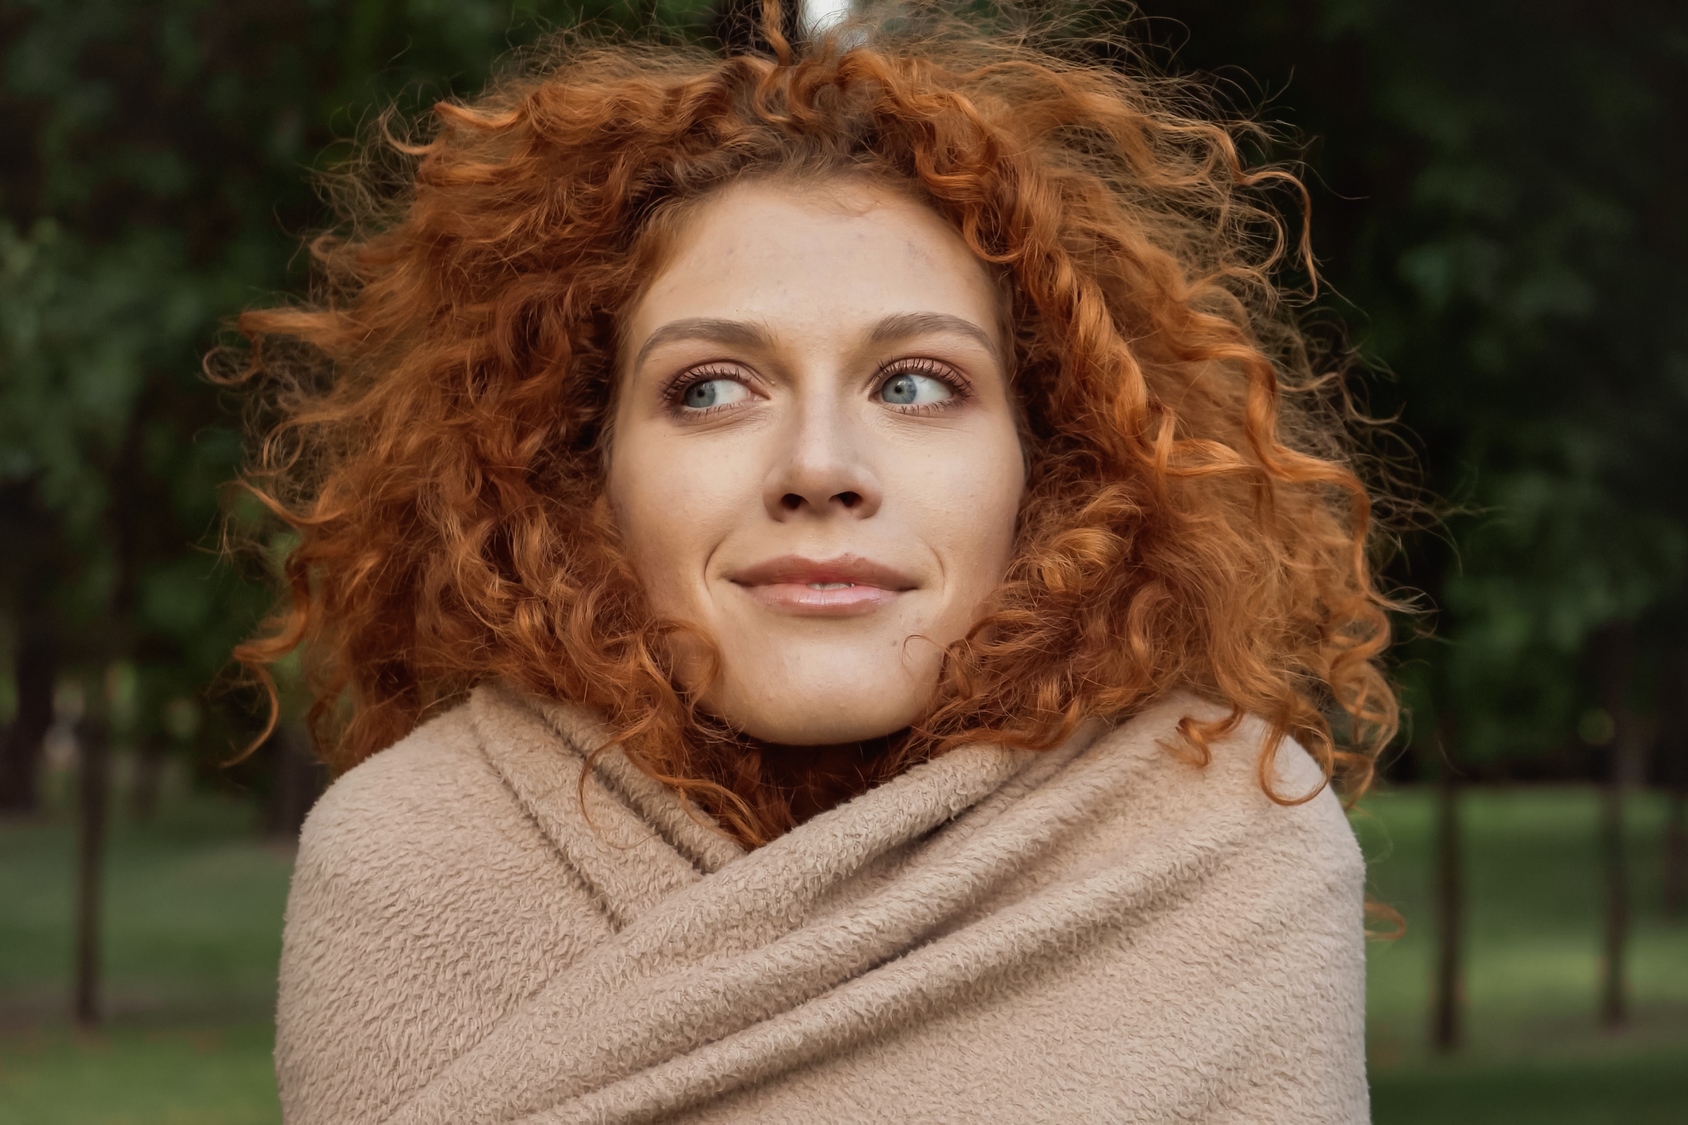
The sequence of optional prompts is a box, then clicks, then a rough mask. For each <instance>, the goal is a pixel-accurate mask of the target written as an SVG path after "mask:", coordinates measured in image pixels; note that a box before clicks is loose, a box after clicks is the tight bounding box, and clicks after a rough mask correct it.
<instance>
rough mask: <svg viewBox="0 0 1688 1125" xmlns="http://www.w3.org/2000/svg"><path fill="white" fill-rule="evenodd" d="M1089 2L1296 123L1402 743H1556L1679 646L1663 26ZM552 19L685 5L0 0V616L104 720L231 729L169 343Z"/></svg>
mask: <svg viewBox="0 0 1688 1125" xmlns="http://www.w3.org/2000/svg"><path fill="white" fill-rule="evenodd" d="M1086 10H1087V11H1089V12H1090V13H1091V15H1090V16H1089V17H1088V18H1090V19H1093V20H1096V21H1099V22H1105V23H1107V24H1109V25H1111V26H1113V27H1115V28H1116V29H1117V27H1118V26H1119V25H1120V24H1122V23H1125V22H1130V23H1131V24H1132V26H1133V27H1134V29H1135V31H1136V33H1137V34H1139V35H1141V36H1146V37H1147V38H1148V39H1149V40H1151V41H1152V42H1154V43H1156V44H1158V46H1159V47H1160V48H1164V50H1163V51H1162V52H1161V54H1162V55H1163V56H1164V55H1166V54H1170V55H1171V57H1172V59H1173V64H1172V65H1174V66H1176V67H1178V68H1180V69H1206V70H1208V71H1210V72H1212V73H1214V74H1216V75H1217V76H1218V77H1219V78H1220V80H1221V81H1222V82H1223V83H1229V84H1230V87H1231V89H1232V91H1233V95H1234V100H1235V101H1236V103H1237V104H1238V105H1239V106H1258V105H1264V106H1265V110H1264V113H1265V116H1267V117H1269V118H1275V119H1280V120H1282V121H1285V122H1287V123H1288V126H1287V129H1286V131H1288V132H1291V133H1293V134H1294V135H1297V136H1303V137H1307V138H1310V139H1311V141H1310V144H1309V147H1308V148H1307V151H1306V153H1305V160H1306V170H1307V172H1308V174H1309V178H1310V180H1311V182H1312V187H1313V191H1314V198H1315V217H1314V242H1315V246H1316V249H1317V251H1318V253H1319V256H1320V258H1321V260H1322V262H1323V264H1324V268H1325V270H1326V272H1327V275H1328V280H1329V282H1330V283H1331V284H1332V285H1333V286H1334V293H1335V294H1336V296H1334V297H1333V296H1330V295H1327V297H1326V298H1325V304H1324V306H1323V307H1324V308H1326V309H1334V310H1335V311H1336V312H1337V313H1338V314H1339V315H1340V317H1341V318H1342V319H1343V320H1345V321H1346V322H1347V323H1348V324H1349V325H1350V326H1351V333H1352V340H1353V342H1354V343H1355V344H1357V345H1358V347H1359V348H1360V350H1361V352H1362V354H1363V355H1364V356H1365V357H1366V359H1367V360H1368V361H1369V362H1371V363H1374V364H1375V365H1377V367H1378V369H1380V370H1382V371H1385V372H1387V373H1388V374H1389V377H1388V378H1386V379H1383V380H1380V381H1376V382H1374V384H1373V385H1372V387H1371V390H1370V403H1369V406H1370V409H1371V410H1372V411H1373V413H1376V414H1380V415H1388V414H1393V413H1396V412H1399V414H1400V416H1401V418H1402V420H1403V422H1404V424H1405V427H1406V429H1407V431H1408V432H1409V433H1410V434H1411V435H1413V440H1414V441H1415V442H1416V445H1417V449H1418V458H1419V460H1420V462H1421V471H1422V477H1423V483H1424V484H1425V486H1426V487H1427V488H1428V489H1429V490H1430V491H1431V492H1432V493H1433V494H1435V495H1439V496H1441V497H1445V498H1447V499H1448V500H1449V501H1451V503H1452V504H1453V506H1454V511H1453V513H1452V514H1451V515H1450V516H1449V517H1448V518H1447V520H1446V521H1445V523H1444V524H1443V525H1442V529H1441V530H1440V531H1429V532H1411V533H1408V535H1407V537H1406V546H1407V551H1406V552H1405V554H1404V555H1403V556H1402V557H1401V558H1400V559H1399V560H1398V561H1397V563H1396V564H1395V567H1396V570H1395V575H1396V577H1397V578H1398V580H1400V581H1402V582H1403V583H1405V584H1408V585H1411V586H1414V587H1417V588H1419V589H1422V590H1424V591H1426V592H1427V594H1428V596H1429V599H1430V600H1431V601H1432V602H1433V604H1434V605H1435V606H1436V607H1437V608H1438V617H1437V621H1436V625H1437V634H1438V635H1437V639H1435V640H1432V641H1423V640H1420V641H1414V642H1412V643H1410V644H1408V645H1407V646H1406V649H1405V652H1406V658H1405V659H1404V662H1403V665H1402V678H1403V681H1404V682H1405V683H1406V685H1407V687H1408V691H1409V697H1410V699H1411V700H1412V702H1413V703H1414V706H1415V710H1416V711H1417V712H1418V713H1419V715H1420V716H1421V717H1420V719H1419V722H1420V724H1421V726H1422V725H1423V724H1424V722H1425V720H1424V718H1423V717H1422V716H1423V715H1425V714H1427V713H1430V712H1434V711H1435V710H1436V709H1437V708H1438V707H1440V708H1451V709H1453V710H1454V711H1456V712H1457V713H1458V714H1459V716H1460V720H1461V727H1462V729H1463V730H1464V731H1465V732H1466V735H1467V738H1466V741H1467V742H1468V744H1469V746H1470V748H1471V752H1472V753H1474V754H1475V755H1478V756H1489V757H1493V756H1497V755H1505V754H1515V753H1521V752H1533V751H1536V750H1539V749H1541V748H1543V747H1548V746H1559V745H1564V744H1566V743H1567V742H1569V741H1570V740H1572V739H1574V738H1575V737H1576V736H1575V733H1574V732H1575V731H1576V730H1577V729H1578V722H1579V719H1580V718H1581V717H1583V716H1584V713H1585V712H1586V710H1587V708H1588V707H1589V706H1590V705H1591V694H1590V691H1589V689H1588V687H1587V686H1586V685H1587V681H1588V676H1587V669H1586V659H1587V658H1586V656H1585V650H1586V648H1587V642H1588V639H1589V637H1590V635H1591V633H1592V632H1593V631H1594V630H1595V629H1597V628H1598V627H1600V626H1601V625H1602V624H1604V623H1606V622H1609V621H1612V620H1616V619H1628V620H1635V621H1637V622H1639V624H1640V629H1641V637H1642V640H1643V651H1644V655H1646V654H1648V653H1652V652H1655V651H1658V650H1662V649H1663V648H1664V647H1665V646H1666V645H1667V644H1669V643H1671V642H1672V639H1673V638H1674V637H1676V636H1679V635H1682V634H1683V632H1684V629H1685V628H1688V610H1685V605H1684V602H1685V599H1684V595H1683V589H1684V570H1685V565H1688V499H1685V497H1684V492H1683V488H1682V484H1683V482H1684V481H1688V463H1685V462H1688V443H1685V442H1683V441H1682V440H1681V439H1680V438H1679V437H1678V436H1677V435H1678V434H1679V433H1680V432H1682V431H1683V429H1684V428H1685V426H1688V339H1685V337H1688V315H1685V313H1688V268H1685V267H1688V252H1685V246H1688V221H1685V218H1684V210H1683V205H1682V201H1681V195H1680V185H1681V184H1682V183H1684V182H1688V176H1685V175H1684V173H1685V172H1688V168H1685V167H1684V164H1685V162H1688V154H1685V150H1684V146H1683V143H1682V142H1683V140H1684V139H1685V138H1688V66H1685V65H1684V64H1685V63H1688V8H1684V7H1683V6H1682V5H1681V4H1679V3H1670V2H1665V0H1631V2H1630V3H1627V4H1624V5H1602V4H1597V3H1594V2H1592V0H1547V2H1545V3H1542V4H1538V5H1532V6H1530V7H1529V8H1528V9H1527V10H1523V9H1519V8H1518V7H1517V6H1516V5H1510V4H1503V3H1500V2H1499V0H1466V2H1462V3H1454V2H1453V0H1421V2H1418V3H1412V4H1409V3H1407V2H1406V0H1252V2H1251V3H1248V4H1237V3H1234V2H1229V0H1145V3H1144V5H1143V11H1142V12H1141V13H1140V14H1139V15H1136V16H1133V15H1132V13H1131V11H1130V10H1129V9H1127V8H1125V7H1123V6H1117V5H1116V6H1113V7H1109V6H1107V5H1103V6H1101V7H1087V9H1086ZM582 19H588V20H596V21H600V22H603V23H607V24H614V25H620V26H631V25H634V24H639V23H643V22H647V21H651V20H655V21H658V22H660V23H662V24H664V25H667V26H669V27H671V28H673V29H675V30H676V32H678V33H681V34H692V33H696V32H698V31H700V30H701V29H702V28H703V26H704V24H705V22H706V20H707V19H708V10H707V8H706V6H705V5H703V4H701V3H697V2H695V0H682V2H678V3H666V4H660V5H659V4H654V3H653V4H634V3H624V4H620V5H597V4H596V3H595V2H594V0H569V2H552V0H514V2H511V0H501V2H495V0H217V2H212V0H78V2H75V3H63V2H58V0H0V52H3V56H0V57H3V60H4V62H3V66H4V77H3V85H0V154H4V155H3V159H4V161H5V171H4V176H3V178H0V365H3V367H0V534H4V535H5V538H6V544H7V545H6V549H5V553H4V558H3V560H0V599H3V600H0V617H3V618H4V619H5V620H6V621H8V622H11V623H12V625H11V628H13V629H15V628H16V623H17V622H19V621H21V620H23V619H24V618H25V617H28V616H29V615H31V614H42V613H45V614H46V615H47V616H49V617H50V618H51V619H52V620H53V621H54V622H55V623H56V624H57V630H58V632H59V634H60V636H61V641H62V643H63V644H64V645H65V646H66V650H67V659H68V661H69V663H70V665H71V666H72V667H82V668H86V669H93V668H99V667H103V666H105V665H108V664H111V663H112V662H114V661H118V662H131V663H132V664H133V666H134V668H135V669H136V678H135V684H136V687H135V689H134V690H135V692H136V693H137V694H138V698H139V703H138V704H137V706H136V709H135V714H136V716H137V719H136V722H137V724H138V726H137V733H136V735H135V737H149V736H153V737H160V738H170V739H175V740H178V741H180V740H183V739H186V738H189V737H193V738H198V739H201V740H206V745H207V746H210V747H212V748H213V753H221V752H223V751H224V750H226V748H227V747H228V745H229V744H230V740H231V737H233V734H232V733H231V729H230V728H231V726H232V727H239V726H240V724H241V723H242V722H247V721H249V716H242V715H241V714H240V708H239V707H238V706H234V707H230V706H222V707H220V708H213V709H212V711H211V712H210V713H209V714H208V717H209V718H210V719H211V720H212V721H209V722H202V721H200V718H199V713H198V712H197V711H194V710H192V707H191V702H192V701H193V700H195V699H197V698H199V697H200V695H201V693H202V692H203V690H204V686H205V685H206V684H208V683H210V682H212V680H213V679H214V678H215V677H216V676H217V674H218V672H219V670H220V669H222V668H223V667H224V664H225V661H226V654H227V652H228V649H229V647H230V645H231V644H232V643H233V642H234V641H235V640H236V639H237V638H238V637H240V636H241V635H242V634H244V633H245V632H246V631H248V630H249V628H250V627H251V625H252V624H253V622H254V621H255V620H256V618H257V616H258V614H259V613H261V612H262V609H263V606H264V605H265V603H266V600H267V596H266V594H265V592H264V591H263V589H262V588H261V587H262V583H261V582H258V581H254V579H255V578H261V574H239V573H236V568H232V567H229V566H226V565H223V563H221V562H220V561H219V558H218V556H217V554H216V550H215V548H216V535H215V532H216V528H217V526H218V512H219V486H220V485H221V484H223V483H224V482H226V481H228V480H230V479H231V478H232V477H233V476H234V475H235V473H236V471H237V468H238V464H239V459H240V455H241V454H240V451H241V441H240V438H239V433H238V430H239V426H238V418H237V416H236V411H235V410H234V409H233V407H232V406H231V404H230V403H229V402H228V401H226V400H225V397H224V396H222V395H220V394H219V393H218V392H216V391H215V390H214V389H213V388H212V387H211V386H210V385H209V384H208V383H207V382H206V381H205V380H204V379H203V377H202V376H201V374H200V359H201V357H202V355H203V354H204V353H205V352H206V351H207V350H208V349H209V348H210V347H211V346H212V345H213V344H214V342H215V341H216V340H217V338H218V334H219V326H220V325H222V324H224V323H225V322H226V319H227V318H228V317H229V316H230V315H231V314H233V313H235V312H237V311H238V310H239V309H241V308H242V307H246V306H250V305H253V304H257V303H262V302H267V301H274V300H277V299H284V298H281V297H278V294H289V293H298V292H300V291H301V290H302V289H303V288H304V287H305V285H306V282H307V279H306V276H305V268H304V262H303V255H302V254H301V253H300V251H299V240H300V238H301V236H302V235H303V234H305V233H306V232H308V231H310V230H312V229H313V228H315V227H318V226H320V225H321V224H323V223H324V222H325V221H326V220H327V218H328V215H327V212H326V210H325V208H324V206H323V205H322V203H321V201H320V200H319V199H318V197H317V196H316V195H315V194H314V192H313V189H312V176H311V174H312V172H313V171H318V170H322V169H323V168H325V167H328V166H330V165H332V164H333V162H334V161H335V160H336V159H339V158H340V157H341V156H343V155H344V154H345V153H346V152H347V151H348V150H347V148H346V145H345V143H344V142H345V138H347V137H348V136H351V135H353V134H354V133H355V132H356V130H357V128H358V127H359V125H360V123H361V122H363V121H365V120H367V118H368V116H369V115H370V114H371V113H372V112H373V111H374V110H376V109H378V108H379V107H381V106H383V105H385V104H388V103H390V102H392V101H393V100H395V99H396V100H398V101H399V102H400V103H401V104H404V105H408V106H417V105H422V104H426V103H427V102H428V101H429V100H430V99H432V98H434V97H437V96H441V95H446V94H453V93H455V94H470V93H472V92H473V91H474V90H475V89H476V88H478V87H479V86H480V85H481V83H482V82H483V81H484V80H485V78H486V77H487V75H488V74H489V73H490V71H491V68H492V67H493V65H494V64H495V60H497V59H498V58H499V57H500V56H501V55H503V54H505V53H506V52H507V51H508V49H510V48H511V47H515V46H520V45H521V44H523V43H527V42H530V41H532V40H533V39H534V38H535V37H536V36H537V35H539V34H540V33H541V32H543V31H544V30H545V29H547V28H549V27H559V26H569V25H572V24H575V23H577V22H578V21H580V20H582ZM1151 53H1152V54H1153V53H1155V52H1153V51H1152V52H1151ZM257 569H258V570H259V571H261V569H262V568H261V567H258V568H257ZM1648 659H1653V657H1648ZM1640 702H1641V703H1642V704H1643V705H1645V704H1646V700H1645V699H1642V700H1640ZM1597 725H1598V724H1596V726H1597ZM1583 728H1584V729H1585V731H1586V730H1588V729H1592V728H1590V727H1589V724H1587V723H1584V724H1583ZM148 732H152V734H151V735H149V733H148Z"/></svg>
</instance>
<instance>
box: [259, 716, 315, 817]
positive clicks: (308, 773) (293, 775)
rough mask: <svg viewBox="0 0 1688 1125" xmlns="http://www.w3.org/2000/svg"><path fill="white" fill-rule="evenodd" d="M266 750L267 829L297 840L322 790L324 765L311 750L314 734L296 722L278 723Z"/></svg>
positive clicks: (265, 815)
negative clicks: (268, 783) (268, 770)
mask: <svg viewBox="0 0 1688 1125" xmlns="http://www.w3.org/2000/svg"><path fill="white" fill-rule="evenodd" d="M265 752H266V753H267V754H268V755H269V756H270V759H271V767H270V768H271V771H272V772H271V782H272V787H271V789H270V799H269V801H268V802H267V804H266V807H265V810H264V831H265V834H266V835H269V836H271V837H273V838H275V839H278V840H287V841H297V840H298V839H299V829H300V828H302V827H304V824H305V815H306V814H307V813H309V812H310V811H311V806H312V805H313V804H315V803H316V799H317V797H318V796H320V795H321V793H322V788H323V782H324V777H323V772H322V766H321V764H320V763H318V762H317V760H316V757H315V755H313V754H312V753H311V740H310V735H308V734H306V733H305V731H304V730H303V729H302V728H301V727H299V726H298V725H297V724H295V723H289V722H282V723H278V724H277V725H276V728H275V732H274V733H273V734H271V735H270V738H269V742H268V744H267V745H266V746H265Z"/></svg>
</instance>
